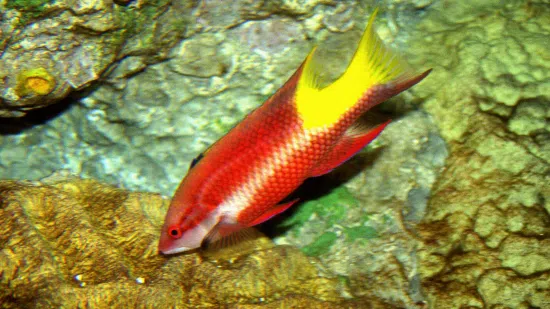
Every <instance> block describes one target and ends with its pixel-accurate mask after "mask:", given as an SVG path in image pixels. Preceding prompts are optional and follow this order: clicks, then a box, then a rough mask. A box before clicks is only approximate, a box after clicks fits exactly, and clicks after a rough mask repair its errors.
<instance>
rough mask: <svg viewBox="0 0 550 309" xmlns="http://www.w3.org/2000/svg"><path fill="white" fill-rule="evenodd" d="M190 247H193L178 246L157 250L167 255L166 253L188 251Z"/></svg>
mask: <svg viewBox="0 0 550 309" xmlns="http://www.w3.org/2000/svg"><path fill="white" fill-rule="evenodd" d="M192 249H194V248H188V247H178V248H170V249H159V251H160V252H161V253H162V254H164V255H168V254H176V253H181V252H185V251H189V250H192Z"/></svg>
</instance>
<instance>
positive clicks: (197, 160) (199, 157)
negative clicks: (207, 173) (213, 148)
mask: <svg viewBox="0 0 550 309" xmlns="http://www.w3.org/2000/svg"><path fill="white" fill-rule="evenodd" d="M203 157H204V153H201V154H199V155H198V156H197V157H196V158H195V159H193V161H191V164H190V165H189V169H192V168H193V166H195V165H197V163H199V161H200V160H201V159H202V158H203Z"/></svg>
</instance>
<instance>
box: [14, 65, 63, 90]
mask: <svg viewBox="0 0 550 309" xmlns="http://www.w3.org/2000/svg"><path fill="white" fill-rule="evenodd" d="M55 85H56V81H55V77H53V76H52V75H51V74H50V73H49V72H48V71H47V70H46V69H44V68H36V69H31V70H25V71H22V72H21V73H20V74H19V75H18V76H17V88H16V91H17V94H18V95H19V96H26V95H31V94H36V95H47V94H49V93H51V92H52V91H53V89H54V88H55Z"/></svg>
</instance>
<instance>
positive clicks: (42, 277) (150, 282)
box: [0, 178, 387, 308]
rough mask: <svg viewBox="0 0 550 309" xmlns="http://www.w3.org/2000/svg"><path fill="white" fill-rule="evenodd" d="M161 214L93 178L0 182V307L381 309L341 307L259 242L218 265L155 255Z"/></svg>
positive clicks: (287, 256) (314, 275) (334, 293)
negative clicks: (246, 251) (244, 253)
mask: <svg viewBox="0 0 550 309" xmlns="http://www.w3.org/2000/svg"><path fill="white" fill-rule="evenodd" d="M166 207H167V201H166V200H164V199H162V198H161V196H159V195H157V194H150V193H130V192H127V191H124V190H122V189H118V188H115V187H111V186H107V185H104V184H101V183H98V182H96V181H92V180H82V179H79V178H74V179H66V178H65V179H57V180H55V179H53V178H50V179H46V180H44V181H43V182H40V183H34V182H33V183H30V182H15V181H0V246H1V251H0V269H1V271H0V304H2V305H1V306H0V307H3V308H22V307H24V308H61V307H63V308H80V307H86V308H189V307H191V308H219V307H220V306H224V308H231V307H239V308H258V307H261V308H281V307H285V308H326V307H327V306H328V307H330V308H344V307H345V308H387V305H384V304H378V303H377V302H376V301H370V300H369V301H368V302H367V300H365V299H361V300H354V301H351V300H346V299H344V298H343V297H342V296H341V290H342V288H343V287H342V284H341V282H340V281H339V280H338V279H336V278H331V277H330V276H327V275H326V274H325V273H324V272H323V271H322V270H321V268H319V267H317V266H316V265H315V263H312V260H309V259H308V258H307V257H306V256H305V255H304V254H303V253H301V252H300V251H299V250H297V249H295V248H293V247H289V246H274V245H273V244H271V242H270V241H269V240H268V239H266V238H265V237H264V238H259V239H257V240H256V246H257V248H258V249H257V250H256V251H253V252H252V253H250V254H248V255H243V256H240V257H237V258H235V259H228V260H225V261H222V262H216V261H214V260H212V259H207V258H205V257H204V256H201V255H200V254H186V255H179V256H171V257H165V256H162V255H160V254H158V253H157V247H156V246H157V241H158V230H159V228H160V226H161V222H162V216H163V215H164V213H165V210H166Z"/></svg>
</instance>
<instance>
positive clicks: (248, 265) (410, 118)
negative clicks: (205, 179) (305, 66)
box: [0, 0, 550, 309]
mask: <svg viewBox="0 0 550 309" xmlns="http://www.w3.org/2000/svg"><path fill="white" fill-rule="evenodd" d="M376 8H378V16H377V18H376V20H375V21H374V26H375V30H376V33H377V34H378V36H379V37H380V39H381V41H382V42H384V44H385V45H387V46H389V47H391V48H392V49H393V50H394V51H395V52H396V54H399V55H401V57H402V58H403V59H404V60H405V61H406V62H407V63H408V64H409V65H410V66H411V67H412V68H413V69H412V70H413V71H414V72H415V73H421V72H423V71H424V70H426V69H432V71H431V73H430V75H428V76H427V77H426V78H425V79H424V80H422V81H421V82H420V83H418V84H417V85H414V86H412V87H411V88H410V89H409V90H406V91H404V92H402V93H401V94H399V95H397V96H395V97H393V98H391V99H389V100H388V101H387V102H385V103H382V104H381V105H379V106H377V107H376V108H374V109H373V110H370V111H368V112H367V115H366V116H367V117H366V118H365V119H366V120H367V121H374V120H373V119H378V117H382V118H384V119H388V118H391V119H392V121H391V123H390V124H389V125H388V126H387V127H385V128H384V130H383V132H382V133H381V134H380V135H379V136H378V137H376V139H374V140H373V141H372V143H370V144H369V145H368V146H366V147H365V148H364V149H363V150H361V151H360V152H359V153H358V154H357V155H355V156H354V157H353V158H351V159H350V160H347V161H346V162H345V163H343V164H342V165H339V166H338V167H337V168H335V169H334V170H332V171H331V172H330V173H327V174H324V175H322V176H320V177H314V178H311V179H308V180H307V181H305V183H304V184H303V185H302V186H300V187H299V188H298V189H297V191H295V192H293V193H292V194H291V197H290V198H287V199H285V201H290V200H292V199H293V198H298V199H299V201H298V202H297V203H295V204H294V205H292V206H291V207H290V208H289V209H288V210H286V211H284V212H282V213H281V214H278V215H276V216H274V217H273V218H271V219H270V220H267V221H266V222H265V223H262V224H260V225H259V226H258V229H257V231H254V232H250V233H248V234H247V235H241V236H242V238H241V239H237V240H235V241H233V243H232V244H230V245H227V246H220V245H216V244H214V245H213V246H207V247H205V248H202V249H200V250H196V249H195V250H191V251H188V252H183V253H179V254H161V253H159V238H160V235H161V234H162V233H166V232H167V231H172V229H171V227H172V226H173V225H172V223H167V225H165V226H164V227H163V222H165V220H166V219H165V217H166V214H167V211H168V208H169V204H170V199H171V198H172V196H173V195H174V192H175V191H176V189H177V188H178V185H179V184H180V182H181V181H182V178H183V177H184V176H185V175H186V174H187V173H188V170H189V166H190V164H191V163H192V162H193V161H194V159H195V158H197V157H198V156H199V154H201V153H202V154H205V150H206V149H208V147H210V145H212V144H213V143H214V142H216V141H217V140H218V139H220V138H222V137H223V136H225V135H226V134H227V133H228V131H229V130H230V129H231V128H233V127H234V126H235V125H236V124H238V123H239V122H240V121H241V120H242V119H243V117H245V116H246V115H247V114H248V113H250V112H251V111H253V110H254V109H255V108H257V107H258V106H260V105H261V104H262V103H263V102H264V101H266V100H267V99H268V98H269V97H270V96H271V95H273V94H274V93H276V91H277V90H278V89H279V88H280V87H281V86H283V85H284V84H285V82H286V81H287V80H288V79H289V77H290V76H291V75H292V74H293V73H294V72H295V71H296V70H297V69H298V68H299V67H300V64H301V63H302V62H303V61H304V59H305V57H306V56H307V55H308V53H309V52H310V51H311V50H312V48H313V47H314V46H317V49H316V56H317V57H318V58H317V59H318V60H316V62H315V65H316V66H318V67H319V68H318V69H317V70H318V71H317V73H316V74H318V76H317V77H318V78H319V80H322V81H323V82H324V83H325V84H326V85H329V84H330V83H331V82H332V81H334V80H336V79H337V78H338V77H339V76H341V75H342V74H343V72H344V71H345V69H346V66H347V65H348V63H349V61H350V59H352V56H353V55H354V51H355V50H356V49H357V48H358V42H359V39H360V38H361V35H362V33H363V31H364V30H365V27H366V25H367V23H368V21H369V17H370V16H371V14H372V13H373V12H374V11H375V9H376ZM0 9H1V10H0V14H1V18H0V50H2V53H1V54H0V75H1V77H2V78H0V85H2V89H3V91H2V92H1V95H0V205H1V206H0V230H1V232H0V248H1V250H0V284H1V288H0V308H35V307H36V308H61V307H63V308H80V307H89V308H145V307H146V308H167V307H171V308H256V307H258V308H263V307H265V308H436V309H438V308H550V237H549V235H550V230H549V229H550V186H549V185H548V183H549V175H550V163H549V162H550V78H549V77H550V61H549V59H550V49H549V48H548V46H549V43H548V42H550V3H548V2H547V1H544V0H540V1H520V0H517V1H497V0H486V1H470V0H467V1H458V0H414V1H413V0H411V1H401V0H394V1H392V0H387V1H367V0H363V1H351V0H350V1H330V0H303V1H302V0H300V1H291V0H281V1H248V0H247V1H245V0H232V1H221V0H207V1H205V0H202V1H169V0H130V1H120V0H119V1H108V0H93V1H66V0H47V1H41V0H36V1H34V0H33V1H16V0H8V1H3V2H0ZM359 46H360V45H359ZM385 55H386V54H384V53H380V54H379V55H378V57H379V58H380V59H385V60H386V62H387V63H393V62H391V61H392V60H389V59H390V58H389V57H388V58H384V57H385ZM373 58H376V57H374V56H373ZM392 59H393V58H392ZM371 68H372V69H373V70H376V69H377V68H378V67H377V66H373V67H371ZM392 68H393V69H395V67H392ZM396 70H397V71H396ZM405 71H406V70H405ZM361 72H362V71H361ZM387 72H389V73H387V74H389V75H390V77H391V76H393V75H391V74H394V73H395V72H399V70H398V69H395V70H394V71H392V70H388V71H387ZM392 72H393V73H392ZM357 74H360V73H357ZM381 74H382V73H381ZM357 76H359V77H361V78H350V79H348V83H347V84H346V86H345V87H344V86H343V88H342V89H345V90H346V91H344V92H341V93H342V95H341V96H340V95H338V96H336V97H335V98H337V99H338V100H341V101H345V98H347V97H348V92H349V93H351V92H353V91H355V90H357V89H356V88H354V87H352V86H349V87H348V85H355V83H356V82H357V81H358V80H362V78H365V79H368V78H367V77H366V76H363V75H357ZM407 76H408V75H407ZM408 77H410V76H408ZM371 86H372V87H374V86H373V85H371ZM359 90H361V89H359ZM361 91H363V90H361ZM361 93H363V92H361ZM326 97H328V95H327V96H318V97H315V98H316V100H318V101H319V104H320V105H319V106H320V107H318V108H317V106H315V105H313V108H311V109H310V110H311V112H312V113H313V114H315V112H318V111H329V110H330V111H332V110H333V109H332V108H333V107H332V105H330V104H326V102H325V101H324V100H325V99H326ZM314 102H317V101H314ZM322 104H325V105H322ZM340 104H342V103H340ZM334 110H335V111H337V110H338V109H336V108H335V109H334ZM328 114H330V113H328V112H326V113H325V114H323V113H319V115H322V117H329V116H327V115H328ZM373 114H374V116H373ZM284 115H286V116H288V115H292V114H284ZM303 115H304V114H302V116H303ZM315 115H317V114H315ZM303 117H304V119H305V118H307V117H305V116H303ZM319 117H321V116H319ZM269 119H270V120H271V119H272V118H269ZM308 119H309V118H308ZM323 119H324V118H323ZM327 119H328V118H327ZM317 120H318V118H317V116H315V117H313V120H312V121H317ZM288 121H290V120H289V119H288V118H287V117H284V118H282V119H281V120H280V122H279V121H275V122H273V123H269V125H270V126H269V127H267V129H262V130H265V132H266V133H265V134H266V135H268V136H271V135H269V134H272V133H273V132H277V130H281V131H284V130H286V129H287V128H289V127H292V124H293V123H292V122H288ZM281 124H290V125H287V126H285V125H281ZM258 125H265V124H264V123H262V122H260V124H258ZM262 128H264V127H262ZM262 132H263V131H262ZM284 132H286V131H284ZM361 132H362V131H361ZM247 133H248V132H247ZM362 133H364V132H362ZM240 138H241V139H242V140H247V139H252V136H251V135H250V134H242V135H241V136H240ZM241 139H239V141H240V140H241ZM260 141H261V140H260ZM231 143H233V144H236V143H238V142H235V141H232V142H231ZM231 143H229V144H230V145H231ZM242 144H244V143H242ZM239 145H241V144H239ZM246 145H248V146H247V147H245V148H244V149H245V150H243V151H244V152H246V149H249V148H250V147H254V146H255V143H251V145H250V144H246ZM216 149H219V148H216ZM346 149H348V148H346ZM214 152H215V151H214ZM238 154H240V153H239V152H232V153H231V155H228V156H226V157H223V160H221V161H215V160H213V161H207V159H205V158H207V157H208V156H212V155H213V154H212V152H210V153H206V154H205V155H204V157H203V158H202V159H201V160H200V161H198V162H203V163H201V165H200V166H203V167H200V166H197V165H195V167H193V168H192V169H191V170H190V171H192V170H198V169H199V168H200V170H201V171H206V172H204V173H203V172H200V173H198V174H201V175H204V174H207V175H208V176H209V177H211V176H210V174H212V175H214V174H215V173H216V172H217V171H218V169H216V167H217V166H216V165H218V164H219V166H222V165H223V164H224V162H225V161H224V160H230V159H231V158H233V157H235V156H237V155H238ZM214 155H215V153H214ZM262 155H264V154H263V153H262ZM254 159H255V155H254V156H251V157H250V161H251V162H255V161H253V160H254ZM340 161H342V160H340ZM340 161H338V163H339V162H340ZM344 161H345V160H344ZM204 162H215V163H216V164H215V165H211V168H209V169H205V168H204V166H205V165H206V164H207V163H204ZM323 162H324V161H323ZM195 163H196V161H195ZM334 163H336V162H334ZM333 165H334V164H333ZM198 167H199V168H198ZM330 167H334V166H330ZM246 168H247V167H246V166H244V167H242V168H241V169H244V170H247V169H246ZM283 171H286V170H283ZM327 171H328V170H327ZM323 172H325V171H323ZM260 174H261V173H260ZM236 175H237V174H236ZM239 175H240V174H238V175H237V176H239ZM292 175H294V174H292ZM292 175H290V176H289V174H288V173H287V174H285V173H282V174H280V175H279V178H278V179H291V176H292ZM237 176H235V177H226V178H227V179H232V178H235V179H237V178H238V177H237ZM212 177H213V176H212ZM258 177H260V176H258ZM292 177H294V176H292ZM194 179H199V178H194ZM270 179H271V178H270ZM235 181H237V180H235ZM232 185H233V184H232V183H228V184H227V187H231V186H232ZM216 188H222V189H217V190H219V191H222V190H223V188H226V186H223V185H220V186H216ZM285 189H286V187H285ZM247 192H248V191H247ZM192 193H193V194H190V195H192V196H196V195H200V194H199V193H196V191H195V192H192ZM201 194H202V193H201ZM243 194H244V193H243ZM246 194H248V193H246ZM246 194H244V195H245V196H248V195H246ZM236 196H240V195H238V194H237V195H236ZM253 196H263V195H262V192H255V193H254V195H253ZM239 198H241V197H239ZM243 199H244V200H246V201H247V202H249V200H247V199H246V198H241V199H236V200H237V201H238V202H239V203H237V202H235V203H234V204H231V205H232V206H235V205H238V207H242V208H243V209H244V203H241V202H242V200H243ZM225 209H226V210H224V214H225V215H227V214H230V213H231V211H230V210H231V209H230V207H229V208H225ZM233 209H234V208H233ZM249 209H252V208H249ZM279 210H281V209H279ZM256 212H259V210H258V211H256ZM256 212H254V211H252V213H253V214H255V215H258V216H259V215H260V214H256ZM178 214H179V213H178ZM217 214H219V213H217ZM271 214H274V213H268V215H271ZM193 216H195V215H192V216H188V217H193ZM169 217H170V216H169ZM267 217H269V216H267V215H265V216H264V217H262V216H260V218H262V219H266V218H267ZM193 218H195V217H193ZM201 218H202V217H201ZM218 219H219V218H218ZM181 220H184V219H181ZM181 220H180V221H178V220H176V221H178V222H181ZM193 220H195V219H193ZM197 220H198V219H197ZM202 220H203V221H201V222H205V221H207V220H208V219H207V218H206V217H205V218H202ZM258 221H261V220H256V221H255V222H254V223H257V222H258ZM167 222H169V220H168V221H167ZM217 227H218V226H217ZM239 235H240V234H239ZM180 236H181V235H180ZM200 236H201V237H199V236H197V237H199V240H202V237H204V238H208V237H211V236H212V235H211V234H209V235H200ZM241 236H239V237H241ZM178 237H179V236H178ZM161 250H162V248H161Z"/></svg>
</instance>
